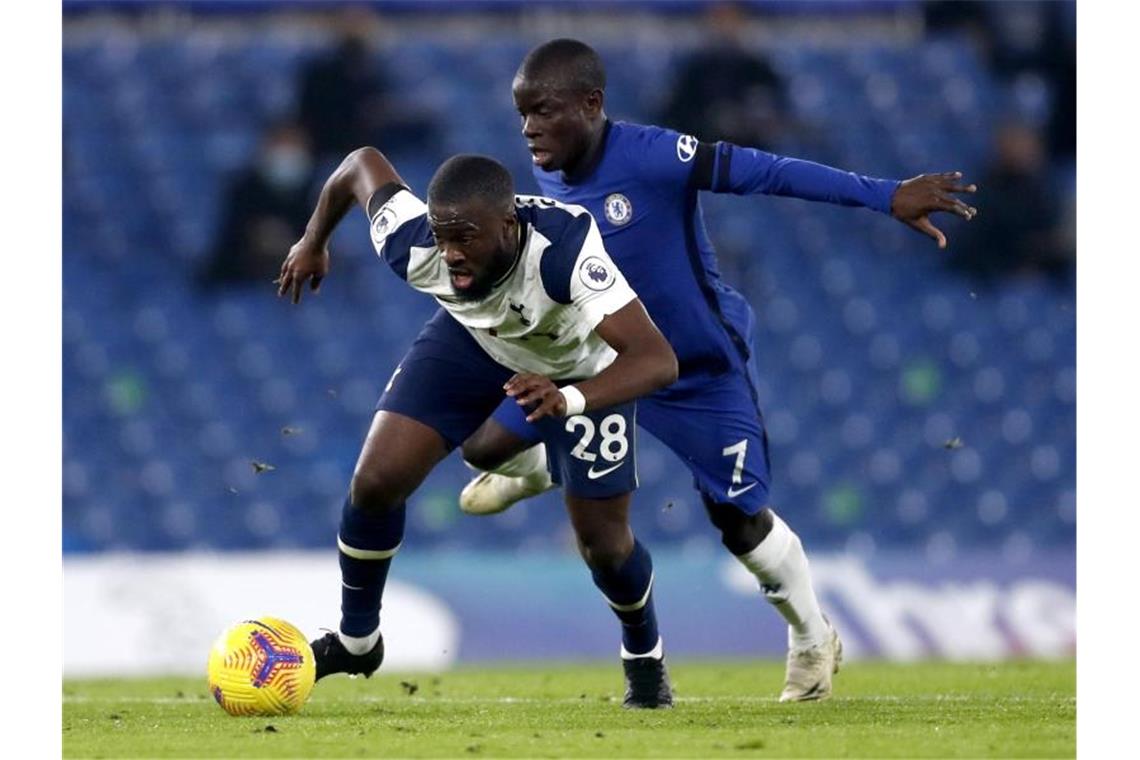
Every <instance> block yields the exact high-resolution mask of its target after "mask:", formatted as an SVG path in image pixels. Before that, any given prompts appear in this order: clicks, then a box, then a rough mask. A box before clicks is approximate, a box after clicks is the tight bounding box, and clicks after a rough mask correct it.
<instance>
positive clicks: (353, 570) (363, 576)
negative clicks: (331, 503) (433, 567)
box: [336, 499, 406, 637]
mask: <svg viewBox="0 0 1140 760" xmlns="http://www.w3.org/2000/svg"><path fill="white" fill-rule="evenodd" d="M405 513H406V510H405V508H404V505H403V504H401V505H400V506H399V507H398V508H397V509H394V510H389V511H386V512H379V513H369V512H365V511H364V510H362V509H360V508H359V507H356V506H353V504H352V502H351V501H350V500H349V499H345V501H344V510H343V512H342V513H341V519H340V532H339V534H338V535H337V542H336V543H337V548H338V549H339V550H340V579H341V590H340V612H341V618H340V632H341V633H343V634H344V635H346V636H353V637H364V636H368V635H369V634H371V633H372V632H373V631H375V630H376V628H377V626H378V625H379V624H380V598H381V597H382V596H383V595H384V584H385V582H386V581H387V580H388V568H389V566H390V565H391V564H392V557H393V556H394V555H395V554H396V551H397V550H398V549H399V548H400V542H401V541H402V540H403V538H404V515H405Z"/></svg>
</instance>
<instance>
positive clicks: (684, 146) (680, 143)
mask: <svg viewBox="0 0 1140 760" xmlns="http://www.w3.org/2000/svg"><path fill="white" fill-rule="evenodd" d="M695 155H697V138H695V137H693V136H692V135H681V136H680V137H678V138H677V158H679V159H681V163H685V164H687V163H689V162H690V161H692V160H693V156H695Z"/></svg>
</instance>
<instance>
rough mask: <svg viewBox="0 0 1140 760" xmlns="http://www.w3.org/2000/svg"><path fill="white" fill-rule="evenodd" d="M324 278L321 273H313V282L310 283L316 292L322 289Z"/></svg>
mask: <svg viewBox="0 0 1140 760" xmlns="http://www.w3.org/2000/svg"><path fill="white" fill-rule="evenodd" d="M324 279H325V278H324V277H322V276H320V275H316V274H315V275H313V279H312V282H310V283H309V287H310V288H312V290H313V292H314V293H316V292H317V291H318V290H320V289H321V281H322V280H324Z"/></svg>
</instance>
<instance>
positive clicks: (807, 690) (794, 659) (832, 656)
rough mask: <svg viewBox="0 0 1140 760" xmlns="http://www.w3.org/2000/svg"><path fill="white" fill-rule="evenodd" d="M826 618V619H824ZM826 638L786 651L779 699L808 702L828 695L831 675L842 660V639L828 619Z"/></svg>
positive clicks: (837, 670)
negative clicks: (804, 646)
mask: <svg viewBox="0 0 1140 760" xmlns="http://www.w3.org/2000/svg"><path fill="white" fill-rule="evenodd" d="M825 619H826V618H825ZM827 630H828V635H827V641H825V642H823V643H822V644H817V645H815V646H813V647H808V648H806V649H791V650H788V671H787V676H786V678H785V679H784V690H783V691H782V692H780V701H781V702H808V701H811V700H813V699H827V698H828V697H829V696H831V676H832V675H833V674H835V673H838V672H839V664H840V663H841V662H842V661H843V642H842V641H840V640H839V634H838V633H836V631H835V627H834V626H832V625H831V621H830V620H828V621H827Z"/></svg>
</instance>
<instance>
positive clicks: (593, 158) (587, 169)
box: [562, 117, 610, 184]
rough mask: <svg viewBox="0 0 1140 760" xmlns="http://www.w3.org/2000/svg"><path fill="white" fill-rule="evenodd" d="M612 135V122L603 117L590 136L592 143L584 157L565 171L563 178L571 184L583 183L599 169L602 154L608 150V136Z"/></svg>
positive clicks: (584, 152) (583, 154) (587, 147)
mask: <svg viewBox="0 0 1140 760" xmlns="http://www.w3.org/2000/svg"><path fill="white" fill-rule="evenodd" d="M609 133H610V120H609V119H608V118H605V117H603V118H602V119H601V121H600V122H598V125H597V126H596V127H595V129H594V130H593V132H592V133H591V134H590V142H589V144H588V145H587V146H586V150H585V151H583V153H582V157H581V158H579V159H578V160H577V161H575V162H574V165H573V166H571V167H570V168H568V169H567V170H566V171H564V172H563V173H562V174H563V177H564V178H565V180H566V181H567V182H569V183H571V184H573V183H575V182H581V181H582V180H584V179H585V178H586V177H588V176H590V174H591V173H592V172H593V171H594V169H595V168H596V167H597V165H598V163H599V162H600V161H601V160H602V154H603V153H604V152H605V149H606V136H607V135H609Z"/></svg>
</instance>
